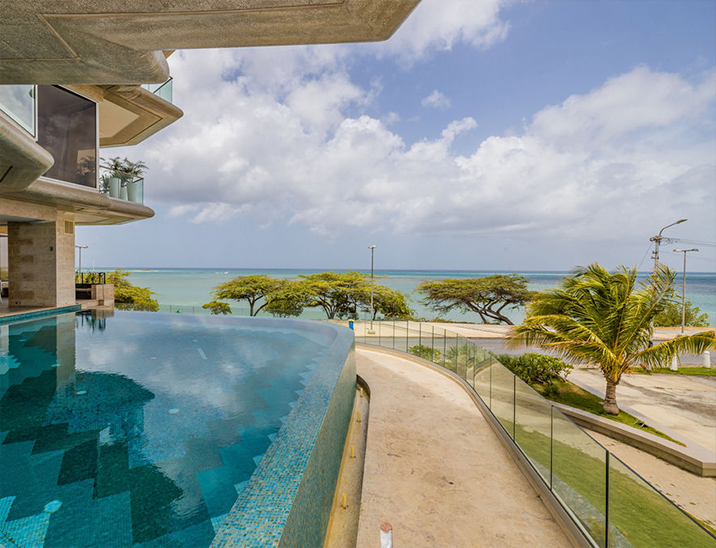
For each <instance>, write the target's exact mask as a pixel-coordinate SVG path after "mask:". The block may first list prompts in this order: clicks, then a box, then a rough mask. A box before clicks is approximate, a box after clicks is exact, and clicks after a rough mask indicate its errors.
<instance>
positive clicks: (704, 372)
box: [652, 367, 716, 377]
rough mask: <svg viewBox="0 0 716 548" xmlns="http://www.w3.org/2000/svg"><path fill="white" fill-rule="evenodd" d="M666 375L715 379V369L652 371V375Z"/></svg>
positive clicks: (693, 368) (680, 368) (697, 368)
mask: <svg viewBox="0 0 716 548" xmlns="http://www.w3.org/2000/svg"><path fill="white" fill-rule="evenodd" d="M661 373H664V374H666V375H699V376H702V377H716V368H714V367H679V370H678V371H672V370H671V369H658V370H656V371H652V375H653V374H661Z"/></svg>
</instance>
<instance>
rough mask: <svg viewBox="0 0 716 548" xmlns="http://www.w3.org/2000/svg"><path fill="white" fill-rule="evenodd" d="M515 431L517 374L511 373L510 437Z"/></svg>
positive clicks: (513, 436)
mask: <svg viewBox="0 0 716 548" xmlns="http://www.w3.org/2000/svg"><path fill="white" fill-rule="evenodd" d="M516 431H517V375H512V439H513V440H514V439H515V432H516Z"/></svg>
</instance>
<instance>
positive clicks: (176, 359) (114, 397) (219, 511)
mask: <svg viewBox="0 0 716 548" xmlns="http://www.w3.org/2000/svg"><path fill="white" fill-rule="evenodd" d="M301 323H303V322H291V321H281V320H258V321H256V320H254V321H251V320H246V319H239V318H211V317H188V316H177V315H170V314H143V313H117V314H116V315H115V316H114V317H109V318H101V319H100V318H96V317H92V316H89V315H83V314H77V315H75V314H64V315H60V316H55V317H50V318H43V319H38V320H33V321H27V322H22V323H16V324H10V325H6V326H0V398H1V399H0V462H1V463H2V466H0V531H1V534H0V544H5V545H7V546H8V547H14V546H19V547H23V548H24V547H33V548H34V547H47V548H50V547H61V548H68V547H73V548H74V547H90V546H92V547H96V546H102V547H105V546H107V547H109V546H112V547H115V546H116V547H124V546H127V547H128V546H141V547H163V546H167V547H169V546H171V547H192V548H200V547H205V546H209V545H210V544H211V542H212V540H213V539H214V537H215V535H216V533H217V532H218V531H219V530H220V529H221V527H222V525H224V523H225V521H226V519H227V515H229V514H230V511H231V510H232V506H234V504H235V502H236V500H237V498H238V497H239V494H241V493H242V492H243V490H244V489H245V488H246V487H247V485H249V484H250V481H249V480H250V479H251V477H252V474H253V473H254V471H255V469H256V468H257V466H258V465H259V463H260V462H261V459H262V456H263V455H264V453H266V451H267V450H268V449H269V447H270V446H271V444H272V440H273V439H274V438H275V437H276V436H277V434H278V433H279V431H281V428H282V426H283V425H284V423H285V422H286V421H287V418H288V416H289V415H290V413H291V410H292V408H293V407H294V405H295V404H296V403H297V401H298V400H299V397H300V396H301V394H302V392H303V391H304V388H305V387H306V386H307V385H310V384H311V382H312V381H311V379H312V377H313V375H314V372H315V371H316V369H317V368H319V369H320V367H321V364H322V362H323V361H324V357H325V356H326V354H327V352H328V351H329V349H330V348H331V345H332V344H333V342H334V339H335V338H336V333H335V330H334V329H327V328H325V327H323V326H321V328H320V329H318V328H315V329H303V328H301ZM342 359H343V360H345V352H344V355H343V358H342ZM340 366H342V362H341V364H340ZM339 369H340V367H339ZM353 381H354V379H353ZM328 397H329V399H330V393H328ZM296 420H297V419H296V418H294V419H293V422H296ZM289 422H291V421H289ZM319 425H320V421H319ZM282 436H283V437H286V436H285V435H283V434H282ZM311 443H313V442H311ZM340 445H341V446H342V440H341V441H340ZM277 465H278V466H279V467H280V463H277V462H273V463H272V467H274V468H275V467H276V466H277ZM336 472H337V471H336ZM231 515H232V517H234V515H233V514H231Z"/></svg>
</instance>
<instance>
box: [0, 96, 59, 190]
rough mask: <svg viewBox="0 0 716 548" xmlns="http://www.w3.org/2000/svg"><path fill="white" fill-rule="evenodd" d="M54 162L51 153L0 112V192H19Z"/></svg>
mask: <svg viewBox="0 0 716 548" xmlns="http://www.w3.org/2000/svg"><path fill="white" fill-rule="evenodd" d="M54 163H55V160H54V159H53V158H52V154H50V153H49V152H47V151H46V150H45V149H44V148H42V147H41V146H40V145H38V144H37V143H36V142H35V140H34V139H33V138H32V137H31V136H30V135H29V134H28V133H26V132H25V130H23V129H22V128H21V127H20V126H18V125H17V124H16V123H15V122H14V121H12V120H11V119H10V118H9V117H8V116H6V115H5V113H4V112H2V111H1V110H0V191H12V192H16V191H19V190H23V189H24V188H26V187H27V186H28V185H30V184H31V183H32V182H33V181H34V180H35V179H37V178H38V177H39V176H40V175H42V174H43V173H45V172H46V171H47V170H48V169H50V168H51V167H52V164H54Z"/></svg>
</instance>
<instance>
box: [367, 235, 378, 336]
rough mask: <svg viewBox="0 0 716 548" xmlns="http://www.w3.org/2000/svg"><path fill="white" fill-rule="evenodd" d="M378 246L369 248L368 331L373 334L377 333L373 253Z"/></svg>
mask: <svg viewBox="0 0 716 548" xmlns="http://www.w3.org/2000/svg"><path fill="white" fill-rule="evenodd" d="M376 247H377V246H374V245H371V246H368V249H370V329H369V330H368V333H370V334H371V335H372V334H373V333H375V331H373V316H375V308H374V307H373V253H374V252H375V248H376Z"/></svg>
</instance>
